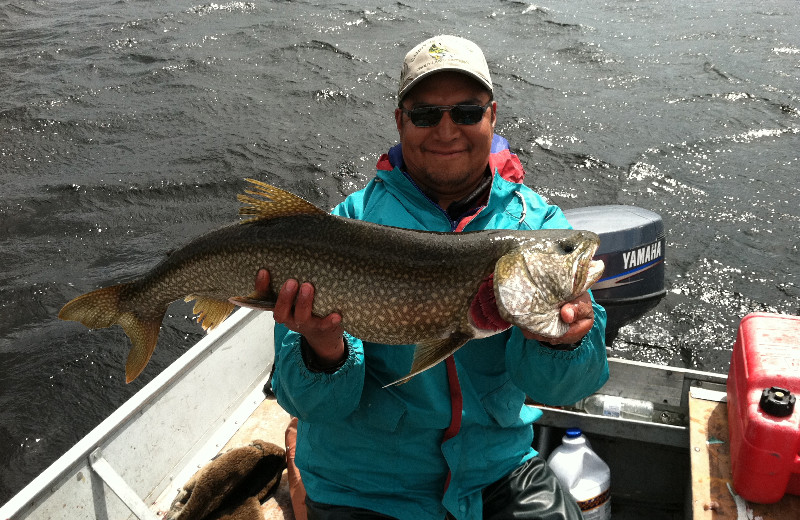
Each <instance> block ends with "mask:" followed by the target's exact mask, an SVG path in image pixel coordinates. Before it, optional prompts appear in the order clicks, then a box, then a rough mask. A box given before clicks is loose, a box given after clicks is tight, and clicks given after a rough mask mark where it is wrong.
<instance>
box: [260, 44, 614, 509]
mask: <svg viewBox="0 0 800 520" xmlns="http://www.w3.org/2000/svg"><path fill="white" fill-rule="evenodd" d="M492 89H493V87H492V82H491V78H490V75H489V69H488V65H487V63H486V60H485V58H484V56H483V53H482V51H481V50H480V48H478V47H477V46H476V45H475V44H474V43H472V42H470V41H468V40H465V39H462V38H458V37H454V36H437V37H434V38H431V39H429V40H426V41H424V42H422V43H421V44H419V45H418V46H416V47H415V48H414V49H413V50H412V51H411V52H409V53H408V54H407V55H406V58H405V60H404V63H403V69H402V73H401V78H400V88H399V91H398V108H397V109H396V110H395V120H396V124H397V130H398V132H399V135H400V144H399V145H397V146H395V147H394V148H392V149H391V150H390V151H389V152H388V154H385V155H384V156H382V157H381V159H380V160H379V163H378V166H377V175H376V177H375V178H374V179H373V180H372V181H371V182H370V183H369V184H368V185H367V187H365V188H364V189H363V190H361V191H359V192H357V193H354V194H352V195H350V196H349V197H348V198H347V199H346V200H345V201H344V202H342V203H341V204H340V205H339V206H337V207H336V208H335V209H334V211H333V213H334V214H336V215H340V216H344V217H348V218H352V219H359V220H365V221H370V222H375V223H378V224H383V225H389V226H395V227H400V228H408V229H417V230H427V231H439V232H469V231H476V230H483V229H514V230H517V229H521V230H535V229H561V228H568V227H569V224H568V222H567V221H566V219H565V217H564V215H563V213H562V212H561V210H560V209H559V208H557V207H555V206H550V205H548V204H546V203H545V202H544V200H543V199H542V198H541V197H540V196H539V195H537V194H536V193H534V192H533V191H532V190H530V189H529V188H527V187H526V186H525V185H524V184H523V183H522V178H523V176H524V171H523V169H522V165H521V164H520V162H519V160H518V159H517V157H516V155H514V154H512V153H511V152H510V151H509V149H508V144H507V142H506V141H505V140H504V139H503V138H501V137H499V136H497V135H495V134H494V127H495V123H496V117H497V115H496V114H497V103H496V102H495V101H493V90H492ZM545 267H546V266H545ZM522 269H523V270H526V273H527V275H528V276H531V277H533V278H536V277H539V278H541V277H542V276H545V275H546V274H547V273H546V272H547V269H545V268H543V269H542V270H541V271H537V270H536V269H535V268H534V267H532V266H531V265H530V264H528V265H527V266H523V267H522ZM499 273H500V271H498V270H495V272H494V276H489V277H487V278H486V279H485V280H484V281H483V283H481V285H480V287H479V288H478V291H477V293H476V295H475V297H474V299H473V301H472V303H471V304H470V306H469V319H468V321H469V324H470V327H471V328H470V332H469V333H468V334H464V335H463V336H464V337H463V338H459V340H458V341H457V340H454V339H453V337H452V336H451V337H449V338H447V340H446V341H445V340H441V341H439V342H430V344H425V345H422V344H420V349H421V350H423V349H425V350H426V352H423V353H422V354H417V355H416V356H415V355H414V350H415V346H414V345H409V346H397V345H384V344H380V343H371V342H367V341H364V340H361V339H359V338H357V337H354V336H352V335H350V334H348V333H347V332H345V331H344V329H343V326H342V316H341V315H340V314H339V313H335V312H334V313H331V314H329V315H327V316H317V315H315V314H314V313H312V308H313V304H314V297H315V287H314V285H313V284H311V283H308V282H304V281H303V280H300V281H298V280H296V279H289V280H288V281H286V282H285V283H283V285H282V286H281V287H280V288H279V289H278V288H277V287H276V288H275V291H276V292H277V301H276V304H275V307H274V317H275V321H276V322H277V323H279V324H282V325H279V326H278V327H276V364H275V373H274V377H273V389H274V391H275V394H276V396H277V398H278V401H279V403H280V404H281V405H282V406H283V407H284V408H285V409H286V410H287V411H289V412H290V413H291V414H292V415H293V416H295V417H298V418H299V423H298V427H297V428H298V434H297V448H296V449H297V452H296V459H295V462H296V464H297V467H299V469H300V472H301V474H302V479H303V483H304V485H305V488H306V491H307V493H308V498H307V502H306V503H307V508H308V517H309V518H312V519H313V518H319V519H331V520H333V519H346V518H382V519H385V518H399V519H411V518H413V519H415V520H421V519H442V518H445V517H448V518H457V519H480V518H497V519H500V518H511V517H514V518H574V519H577V518H580V517H581V516H580V515H581V513H580V510H579V509H578V506H577V505H576V504H575V503H574V501H573V500H572V499H571V497H570V496H569V494H568V493H567V492H566V491H564V490H562V489H561V487H560V485H559V484H558V481H557V479H556V478H555V476H554V475H553V474H552V472H551V471H550V470H549V469H548V468H547V466H546V463H545V462H544V460H542V458H541V457H539V456H537V455H536V452H535V451H534V450H533V449H532V448H531V442H532V438H533V430H532V426H531V425H532V423H533V422H534V421H535V420H536V419H538V417H539V416H540V412H538V411H537V410H536V409H535V408H530V407H527V406H525V404H524V401H525V396H526V395H528V396H530V397H532V398H533V399H534V400H536V401H538V402H542V403H546V404H552V405H566V404H571V403H574V402H576V401H578V400H579V399H581V398H583V397H585V396H587V395H589V394H591V393H593V392H594V391H596V390H597V389H598V388H600V386H602V384H603V383H604V382H605V381H606V379H607V378H608V364H607V360H606V353H605V343H604V332H605V311H604V310H603V309H602V307H600V306H599V305H597V304H596V303H594V301H593V299H592V298H591V296H590V294H589V293H588V292H587V291H586V290H585V287H579V289H578V290H579V294H578V295H577V296H575V297H571V299H570V300H569V301H566V302H564V301H562V302H559V303H558V306H559V307H560V308H558V307H557V316H556V318H555V321H556V322H557V323H556V324H557V325H558V327H556V328H551V329H547V330H551V331H557V332H552V333H551V335H543V334H541V333H539V334H536V333H532V332H530V331H528V330H526V329H524V328H522V327H523V326H526V324H527V323H529V322H526V321H523V320H518V319H517V316H516V314H515V312H513V311H510V310H509V309H510V308H512V307H514V305H515V304H514V303H507V299H513V298H517V297H523V298H524V296H519V294H521V293H523V292H525V290H528V291H530V290H533V289H530V288H528V289H526V288H525V287H522V288H514V287H512V285H513V284H511V283H509V282H506V281H505V278H504V279H503V281H502V282H498V280H497V278H498V277H499V276H500V274H499ZM597 276H599V275H597ZM594 280H596V276H595V277H594V278H593V279H592V280H590V281H589V282H588V283H589V284H590V283H591V282H593V281H594ZM495 285H500V287H499V288H498V287H495ZM523 285H524V284H523ZM269 286H270V279H269V273H268V272H267V271H266V270H261V271H259V273H258V276H257V281H256V289H257V292H259V293H266V292H268V291H269ZM382 289H385V291H387V292H388V293H389V294H390V295H391V292H392V287H384V288H382ZM430 291H431V292H435V291H436V287H435V286H431V287H430ZM442 298H446V295H443V296H442ZM498 304H499V305H498ZM410 312H418V313H420V314H424V313H426V312H431V311H429V310H428V309H417V310H416V311H410ZM531 319H532V320H533V319H534V318H531ZM559 322H560V323H559ZM512 323H513V324H515V325H520V326H512ZM530 323H533V322H530ZM376 327H380V325H379V320H377V319H376ZM538 330H545V329H541V328H539V329H538ZM470 338H475V339H471V340H470V341H468V342H467V343H466V344H464V341H467V340H468V339H470ZM462 345H463V347H461V346H462ZM459 347H461V348H459ZM422 355H425V356H426V357H424V359H421V358H420V356H422ZM412 358H413V363H412ZM442 360H444V362H440V361H442ZM409 366H411V372H410V374H409V376H413V377H410V378H408V377H406V378H402V379H401V376H403V375H405V374H406V373H408V372H409ZM429 367H430V368H429ZM398 379H400V380H401V381H404V383H403V384H399V385H393V386H389V385H390V384H391V383H393V382H396V381H398Z"/></svg>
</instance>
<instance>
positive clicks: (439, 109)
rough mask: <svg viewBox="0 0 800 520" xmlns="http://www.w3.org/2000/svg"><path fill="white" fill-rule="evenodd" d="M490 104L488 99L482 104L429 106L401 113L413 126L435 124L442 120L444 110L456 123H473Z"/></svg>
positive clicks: (425, 126)
mask: <svg viewBox="0 0 800 520" xmlns="http://www.w3.org/2000/svg"><path fill="white" fill-rule="evenodd" d="M490 106H492V102H491V101H489V102H488V103H486V104H485V105H483V106H480V105H441V106H431V107H420V108H412V109H411V110H405V109H403V113H404V114H405V115H407V116H408V118H409V119H411V122H412V123H414V126H417V127H420V128H427V127H430V126H436V125H438V124H439V121H441V120H442V115H444V113H445V112H450V119H452V120H453V122H454V123H455V124H457V125H475V124H477V123H480V121H481V119H483V114H484V113H485V112H486V109H487V108H489V107H490Z"/></svg>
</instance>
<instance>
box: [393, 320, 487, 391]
mask: <svg viewBox="0 0 800 520" xmlns="http://www.w3.org/2000/svg"><path fill="white" fill-rule="evenodd" d="M472 338H473V336H472V335H471V334H465V333H463V332H455V333H453V334H451V335H450V336H449V337H447V338H444V339H435V340H429V341H423V342H420V343H419V344H418V345H417V348H416V350H414V360H413V361H412V362H411V370H410V371H409V372H408V374H407V375H405V376H403V377H401V378H400V379H398V380H397V381H395V382H393V383H389V384H388V385H386V386H384V388H386V387H387V386H394V385H400V384H403V383H405V382H407V381H408V380H409V379H411V378H412V377H414V376H415V375H417V374H419V373H421V372H424V371H426V370H428V369H429V368H431V367H432V366H434V365H436V364H438V363H439V362H441V361H444V360H445V359H447V357H448V356H450V355H452V354H453V353H455V351H456V350H458V349H460V348H461V347H463V346H464V344H465V343H466V342H467V341H469V340H471V339H472Z"/></svg>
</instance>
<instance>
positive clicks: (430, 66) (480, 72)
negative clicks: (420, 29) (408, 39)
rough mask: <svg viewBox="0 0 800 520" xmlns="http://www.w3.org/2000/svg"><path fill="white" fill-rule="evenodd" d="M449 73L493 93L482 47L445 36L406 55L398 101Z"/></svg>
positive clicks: (456, 37) (419, 46)
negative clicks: (436, 76) (438, 75)
mask: <svg viewBox="0 0 800 520" xmlns="http://www.w3.org/2000/svg"><path fill="white" fill-rule="evenodd" d="M447 70H450V71H455V72H461V73H463V74H466V75H468V76H470V77H472V78H474V79H475V80H477V81H478V82H479V83H480V84H481V85H483V86H484V87H486V89H487V90H488V91H489V92H492V78H491V76H489V65H487V64H486V58H485V57H484V56H483V51H481V49H480V47H478V46H477V45H475V44H474V43H473V42H471V41H469V40H467V39H464V38H461V37H458V36H449V35H446V34H443V35H439V36H434V37H433V38H428V39H427V40H425V41H424V42H422V43H420V44H419V45H417V46H416V47H414V48H413V49H411V50H410V51H409V52H408V54H406V58H405V60H403V70H402V72H401V73H400V87H399V88H398V90H397V100H398V101H401V100H402V99H403V96H405V95H406V94H408V92H409V91H410V90H411V89H412V88H414V85H416V84H417V83H419V82H420V81H421V80H422V79H424V78H426V77H428V76H429V75H431V74H433V73H435V72H443V71H447Z"/></svg>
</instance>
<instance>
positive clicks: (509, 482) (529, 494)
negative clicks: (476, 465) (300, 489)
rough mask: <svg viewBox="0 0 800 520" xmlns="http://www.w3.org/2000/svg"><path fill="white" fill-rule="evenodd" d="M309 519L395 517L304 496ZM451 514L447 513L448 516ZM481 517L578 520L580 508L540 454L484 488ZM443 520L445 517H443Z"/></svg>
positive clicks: (377, 519) (378, 519) (490, 519)
mask: <svg viewBox="0 0 800 520" xmlns="http://www.w3.org/2000/svg"><path fill="white" fill-rule="evenodd" d="M306 505H307V506H308V519H309V520H395V519H393V517H391V516H387V515H383V514H380V513H375V512H374V511H368V510H366V509H357V508H354V507H348V506H331V505H326V504H320V503H318V502H314V501H313V500H311V499H310V498H307V499H306ZM452 518H454V517H452V516H450V515H449V514H448V515H447V519H452ZM483 518H484V520H507V519H510V518H514V519H517V518H519V519H523V518H524V519H541V520H581V518H582V516H581V510H580V509H579V508H578V504H577V503H576V502H575V500H574V499H573V498H572V496H571V495H570V494H569V493H568V492H567V491H566V490H563V489H562V488H561V485H560V484H559V482H558V479H557V478H556V476H555V474H553V472H552V471H551V470H550V468H549V467H548V466H547V463H546V462H545V461H544V459H542V458H541V457H538V456H537V457H534V458H532V459H531V460H529V461H528V462H527V463H525V464H523V465H522V466H520V467H518V468H517V469H515V470H514V471H512V472H511V473H509V474H508V475H506V476H505V477H503V478H501V479H500V480H498V481H497V482H495V483H494V484H490V485H489V486H487V487H486V488H485V489H484V490H483ZM443 520H445V519H443Z"/></svg>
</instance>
